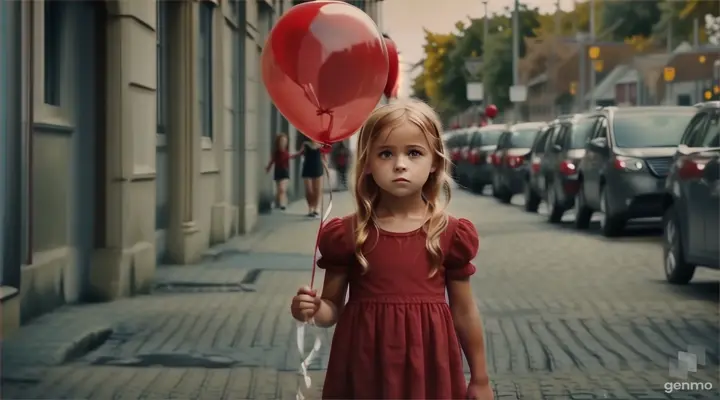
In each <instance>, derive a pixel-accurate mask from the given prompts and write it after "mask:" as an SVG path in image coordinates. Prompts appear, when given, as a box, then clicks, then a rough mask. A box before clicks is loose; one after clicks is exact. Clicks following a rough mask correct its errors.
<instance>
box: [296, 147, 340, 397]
mask: <svg viewBox="0 0 720 400" xmlns="http://www.w3.org/2000/svg"><path fill="white" fill-rule="evenodd" d="M323 170H324V171H325V177H326V178H327V182H328V187H329V188H330V196H329V197H330V198H329V200H328V206H327V210H326V209H325V196H323V195H322V193H321V194H320V215H321V217H320V227H319V228H318V232H317V236H315V249H314V250H313V263H312V276H311V277H310V289H312V288H313V285H314V284H315V271H316V270H317V254H318V250H319V247H320V235H321V234H322V230H323V226H324V225H325V221H327V219H328V217H329V216H330V211H332V197H333V194H332V186H331V183H332V182H331V181H330V169H329V168H328V163H327V160H323ZM308 323H309V324H310V325H315V321H313V320H310V321H309V322H308ZM305 325H306V323H302V322H298V324H297V332H296V334H297V346H298V351H299V352H300V358H301V359H302V358H303V357H304V356H305ZM321 345H322V341H321V339H320V334H316V335H315V343H314V344H313V347H312V349H311V350H310V353H308V355H307V357H305V359H303V360H302V362H301V363H300V374H301V375H302V377H303V383H304V384H305V388H307V389H310V385H312V380H311V379H310V375H309V374H308V367H309V366H310V364H311V363H312V362H313V360H314V359H315V357H316V356H317V353H318V351H319V350H320V347H321ZM295 399H296V400H304V399H305V396H303V394H302V385H298V389H297V394H296V395H295Z"/></svg>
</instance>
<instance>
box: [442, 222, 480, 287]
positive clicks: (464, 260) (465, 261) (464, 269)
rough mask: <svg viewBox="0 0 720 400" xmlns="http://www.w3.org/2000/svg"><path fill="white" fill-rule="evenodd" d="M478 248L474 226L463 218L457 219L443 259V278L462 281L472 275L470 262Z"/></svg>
mask: <svg viewBox="0 0 720 400" xmlns="http://www.w3.org/2000/svg"><path fill="white" fill-rule="evenodd" d="M478 246H479V239H478V234H477V231H476V230H475V226H474V225H473V224H472V222H470V221H468V220H466V219H464V218H460V219H458V220H457V221H456V223H455V229H454V232H453V233H452V239H451V241H450V250H449V251H448V254H447V256H446V258H445V276H446V277H447V278H449V279H463V278H467V277H469V276H470V275H472V274H474V273H475V266H474V265H473V264H472V263H471V261H472V259H473V258H475V255H476V254H477V251H478Z"/></svg>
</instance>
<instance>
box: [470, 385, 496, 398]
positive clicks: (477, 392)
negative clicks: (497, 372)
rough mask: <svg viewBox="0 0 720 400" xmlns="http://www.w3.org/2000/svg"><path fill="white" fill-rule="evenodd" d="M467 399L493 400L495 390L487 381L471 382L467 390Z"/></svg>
mask: <svg viewBox="0 0 720 400" xmlns="http://www.w3.org/2000/svg"><path fill="white" fill-rule="evenodd" d="M467 398H468V399H471V400H493V399H494V398H495V395H494V394H493V390H492V388H491V387H490V384H489V383H488V382H487V381H486V382H473V381H470V384H469V385H468V388H467Z"/></svg>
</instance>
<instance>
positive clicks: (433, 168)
mask: <svg viewBox="0 0 720 400" xmlns="http://www.w3.org/2000/svg"><path fill="white" fill-rule="evenodd" d="M435 170H437V168H435V167H434V166H433V167H432V168H430V173H431V174H432V173H433V172H435Z"/></svg>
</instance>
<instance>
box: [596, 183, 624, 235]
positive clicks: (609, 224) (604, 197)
mask: <svg viewBox="0 0 720 400" xmlns="http://www.w3.org/2000/svg"><path fill="white" fill-rule="evenodd" d="M600 211H601V212H602V217H601V218H600V230H601V232H602V234H603V236H605V237H615V236H619V235H620V234H621V233H622V231H623V229H624V228H625V222H626V221H625V218H623V216H621V215H613V213H612V211H611V210H610V201H609V199H608V193H607V190H606V189H605V187H601V188H600Z"/></svg>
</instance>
